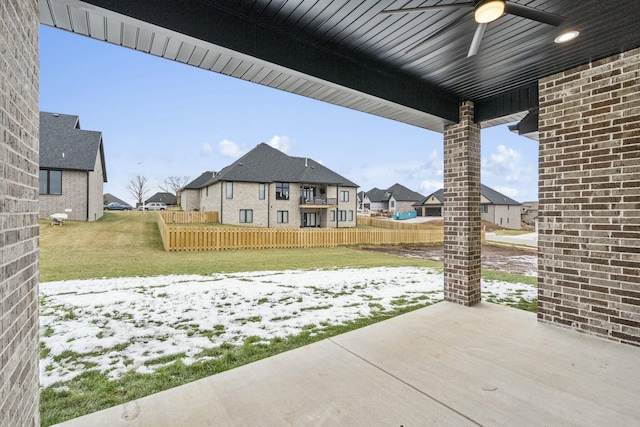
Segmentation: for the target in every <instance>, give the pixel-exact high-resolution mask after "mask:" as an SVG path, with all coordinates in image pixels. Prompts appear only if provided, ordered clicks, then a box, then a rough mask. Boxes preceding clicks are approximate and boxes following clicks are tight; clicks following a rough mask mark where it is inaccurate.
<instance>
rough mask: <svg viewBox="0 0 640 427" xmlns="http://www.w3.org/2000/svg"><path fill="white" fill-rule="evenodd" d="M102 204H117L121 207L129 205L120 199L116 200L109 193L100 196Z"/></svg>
mask: <svg viewBox="0 0 640 427" xmlns="http://www.w3.org/2000/svg"><path fill="white" fill-rule="evenodd" d="M102 202H103V203H104V204H105V205H108V204H109V203H119V204H121V205H129V203H127V202H125V201H124V200H122V199H119V198H117V197H116V196H114V195H113V194H111V193H106V194H105V195H104V196H102Z"/></svg>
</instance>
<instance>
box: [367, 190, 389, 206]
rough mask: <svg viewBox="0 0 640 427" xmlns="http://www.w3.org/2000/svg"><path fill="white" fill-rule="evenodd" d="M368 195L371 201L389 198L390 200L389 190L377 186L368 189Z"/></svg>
mask: <svg viewBox="0 0 640 427" xmlns="http://www.w3.org/2000/svg"><path fill="white" fill-rule="evenodd" d="M367 197H368V198H369V200H370V201H371V202H386V201H387V200H389V196H388V195H387V192H386V191H385V190H380V189H379V188H376V187H373V188H372V189H371V190H369V191H367Z"/></svg>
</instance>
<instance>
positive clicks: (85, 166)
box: [40, 111, 107, 182]
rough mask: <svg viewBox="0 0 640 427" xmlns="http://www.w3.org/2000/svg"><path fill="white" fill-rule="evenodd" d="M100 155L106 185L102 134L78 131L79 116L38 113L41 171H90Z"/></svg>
mask: <svg viewBox="0 0 640 427" xmlns="http://www.w3.org/2000/svg"><path fill="white" fill-rule="evenodd" d="M98 155H100V159H101V162H102V171H103V180H104V182H107V168H106V166H105V158H104V147H103V144H102V133H101V132H97V131H91V130H83V129H80V120H79V119H78V116H75V115H69V114H60V113H49V112H45V111H41V112H40V167H41V168H43V169H61V170H78V171H93V170H94V169H95V165H96V156H98Z"/></svg>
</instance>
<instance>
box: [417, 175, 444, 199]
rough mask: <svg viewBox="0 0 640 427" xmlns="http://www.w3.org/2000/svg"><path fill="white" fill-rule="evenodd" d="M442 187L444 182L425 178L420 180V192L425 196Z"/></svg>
mask: <svg viewBox="0 0 640 427" xmlns="http://www.w3.org/2000/svg"><path fill="white" fill-rule="evenodd" d="M441 188H444V183H443V182H442V181H436V180H430V179H425V180H423V181H421V182H420V193H421V194H423V195H425V196H427V195H429V194H431V193H433V192H435V191H438V190H440V189H441Z"/></svg>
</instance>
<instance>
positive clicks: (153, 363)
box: [40, 267, 537, 387]
mask: <svg viewBox="0 0 640 427" xmlns="http://www.w3.org/2000/svg"><path fill="white" fill-rule="evenodd" d="M442 287H443V277H442V274H441V273H439V272H437V271H435V270H432V269H429V268H413V267H394V268H386V267H381V268H368V269H340V270H317V271H300V270H295V271H261V272H251V273H234V274H215V275H211V276H195V275H192V276H184V275H175V276H160V277H145V278H140V277H130V278H117V279H96V280H69V281H61V282H47V283H41V284H40V312H41V313H40V340H41V344H40V345H41V351H40V353H41V360H40V382H41V386H42V387H48V386H50V385H53V384H55V383H60V384H58V386H60V385H64V384H63V383H64V382H66V381H69V380H71V379H72V378H74V377H76V376H77V375H79V374H81V373H82V372H83V371H85V370H89V369H91V370H98V371H100V372H103V373H105V374H106V375H108V376H109V378H118V377H119V376H120V375H122V374H123V373H124V372H127V371H131V370H135V371H137V372H141V373H146V372H147V373H151V372H153V371H154V369H155V368H157V367H159V366H163V365H164V364H166V363H172V362H173V361H174V360H176V359H178V358H181V359H182V361H183V362H184V363H185V364H190V363H193V362H195V361H198V360H204V358H205V356H202V355H200V354H199V353H201V351H202V350H204V349H208V348H213V347H218V346H219V345H221V344H222V343H225V342H229V343H233V344H242V343H243V342H244V341H245V340H246V339H247V338H248V337H253V338H252V339H255V337H258V338H259V339H262V340H269V339H271V338H274V337H284V336H287V335H295V334H299V333H300V332H301V331H303V330H308V329H309V328H315V329H316V330H317V329H320V328H322V327H323V326H327V325H330V324H342V323H345V322H347V321H350V320H354V319H358V318H362V317H368V316H371V315H375V314H376V313H381V312H385V311H392V310H395V309H397V308H399V307H404V306H410V305H416V304H423V305H428V304H431V303H434V302H438V301H441V300H442V298H443V295H442ZM482 287H483V298H484V299H491V300H496V301H503V300H513V301H518V300H520V299H524V300H526V301H531V300H533V299H535V298H536V297H537V290H536V288H534V287H532V286H530V285H525V284H513V283H507V282H500V281H491V282H487V281H483V284H482Z"/></svg>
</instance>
